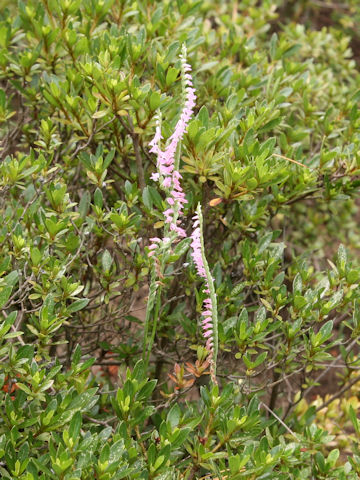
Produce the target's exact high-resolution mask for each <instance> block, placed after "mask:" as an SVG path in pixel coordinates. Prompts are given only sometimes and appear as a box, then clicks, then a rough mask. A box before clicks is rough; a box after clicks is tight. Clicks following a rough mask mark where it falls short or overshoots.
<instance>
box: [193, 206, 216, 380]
mask: <svg viewBox="0 0 360 480" xmlns="http://www.w3.org/2000/svg"><path fill="white" fill-rule="evenodd" d="M193 220H194V223H193V232H192V234H191V240H192V242H191V248H192V254H191V256H192V259H193V261H194V264H195V268H196V271H197V274H198V275H199V277H201V278H203V279H204V288H203V293H205V294H206V298H205V300H204V301H203V311H202V314H201V315H202V316H203V320H202V321H201V325H202V330H203V335H204V338H205V340H206V345H205V347H206V349H207V350H208V351H209V359H210V375H211V379H212V381H213V382H214V383H217V382H216V360H217V353H218V327H217V301H216V293H215V287H214V280H213V278H212V276H211V273H210V269H209V265H208V263H207V260H206V255H205V247H204V232H203V218H202V213H201V207H200V204H199V205H198V207H197V209H196V214H195V216H194V217H193Z"/></svg>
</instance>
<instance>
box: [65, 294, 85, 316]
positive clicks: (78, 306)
mask: <svg viewBox="0 0 360 480" xmlns="http://www.w3.org/2000/svg"><path fill="white" fill-rule="evenodd" d="M89 301H90V300H89V299H88V298H81V299H79V300H75V302H73V303H72V304H71V305H69V306H68V307H67V311H68V312H69V313H75V312H78V311H79V310H82V309H83V308H85V307H86V306H87V304H88V303H89Z"/></svg>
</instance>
